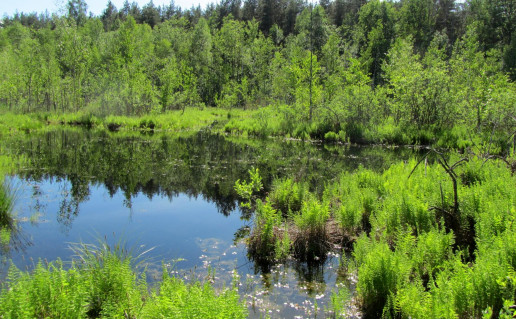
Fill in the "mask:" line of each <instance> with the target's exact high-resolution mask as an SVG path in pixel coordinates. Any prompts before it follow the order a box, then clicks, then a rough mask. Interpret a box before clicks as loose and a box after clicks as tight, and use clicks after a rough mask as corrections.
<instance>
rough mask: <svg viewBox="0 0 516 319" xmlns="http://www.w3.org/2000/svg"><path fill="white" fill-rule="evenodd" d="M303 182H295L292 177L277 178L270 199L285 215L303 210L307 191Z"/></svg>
mask: <svg viewBox="0 0 516 319" xmlns="http://www.w3.org/2000/svg"><path fill="white" fill-rule="evenodd" d="M307 188H308V187H307V186H306V185H305V184H303V183H297V182H294V181H293V180H292V179H291V178H286V179H282V180H275V181H274V182H273V184H272V191H271V192H270V194H269V199H270V201H271V203H272V205H273V206H274V207H276V208H277V209H278V210H280V211H281V212H282V214H283V216H284V217H287V216H288V215H289V214H291V213H297V212H299V211H300V210H301V205H302V203H303V198H304V196H305V193H306V191H307Z"/></svg>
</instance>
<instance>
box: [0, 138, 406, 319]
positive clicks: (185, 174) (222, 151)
mask: <svg viewBox="0 0 516 319" xmlns="http://www.w3.org/2000/svg"><path fill="white" fill-rule="evenodd" d="M0 143H2V145H1V146H2V150H4V151H7V152H11V153H12V154H14V155H20V156H24V157H26V158H28V159H29V160H30V162H29V164H27V166H26V167H24V168H23V169H22V170H20V171H19V172H18V178H19V179H20V180H22V181H24V182H25V183H26V184H25V185H26V186H27V187H26V188H25V189H26V194H25V195H24V199H23V203H24V205H29V206H31V207H30V208H29V211H32V212H42V213H43V219H42V220H41V221H40V223H39V224H38V225H36V226H34V225H29V224H24V225H23V231H24V232H25V233H27V234H30V236H31V239H32V241H33V242H34V243H35V245H36V247H31V248H29V249H27V251H26V253H25V254H21V255H20V256H18V257H16V256H14V261H15V263H17V264H23V263H24V261H23V260H22V259H23V258H24V256H30V257H33V258H34V259H36V260H37V258H47V259H48V260H54V259H56V258H58V257H61V258H63V259H65V260H66V259H69V258H67V257H66V256H68V255H67V253H65V251H67V244H66V243H67V242H79V241H85V242H88V241H90V242H92V241H95V239H94V238H92V237H94V236H91V234H92V233H94V234H95V233H96V234H100V235H106V234H109V235H111V234H112V233H115V234H123V233H125V234H130V235H131V236H130V238H128V239H129V240H128V245H129V246H130V245H134V246H138V245H140V244H141V243H145V244H146V246H149V247H153V246H156V249H155V250H154V251H153V253H154V254H155V256H156V259H158V260H165V262H169V261H170V260H171V259H177V258H183V259H184V261H182V262H180V263H178V265H177V267H178V268H177V271H178V272H180V273H181V272H182V273H183V274H184V275H185V276H187V277H188V278H192V277H193V275H192V274H191V272H189V271H188V269H193V268H196V271H197V273H198V276H199V277H200V278H206V273H208V272H209V267H214V268H215V269H216V270H217V274H218V276H219V277H221V278H224V280H222V281H225V282H226V283H228V282H230V281H231V279H232V276H233V271H234V270H235V269H237V271H238V273H239V275H240V276H241V278H242V280H241V282H242V284H243V287H241V289H242V293H243V294H247V296H248V301H249V302H250V306H251V307H253V306H254V307H256V309H262V310H264V309H275V313H274V314H269V315H271V316H272V317H275V315H277V316H280V317H293V316H294V315H296V314H300V313H303V311H304V313H303V314H306V311H313V303H314V301H315V300H316V299H317V298H322V299H320V300H319V299H317V300H318V301H317V302H318V303H319V304H320V305H322V304H324V303H325V302H327V298H328V296H329V294H330V292H331V289H332V287H334V285H335V283H336V282H337V281H338V280H339V279H338V278H337V277H338V273H337V271H336V270H335V268H336V267H337V264H338V259H337V258H335V257H331V256H330V257H329V258H324V259H323V260H320V261H319V262H317V263H299V262H294V261H290V262H289V263H287V264H286V265H275V266H272V265H264V264H262V263H260V262H257V261H253V260H252V259H250V258H249V257H248V256H247V251H246V249H245V245H243V244H242V239H243V238H246V237H247V236H248V234H249V231H250V225H251V223H252V221H251V218H252V211H250V210H246V209H241V208H240V207H239V203H238V198H237V195H236V193H235V191H234V188H233V186H234V183H235V181H236V180H238V179H240V180H243V179H247V178H248V173H247V172H248V170H249V169H250V168H251V167H257V168H259V170H260V174H261V175H262V181H263V184H264V194H266V193H267V192H269V191H270V187H271V184H272V181H273V180H274V179H275V178H282V177H285V176H289V177H293V178H294V179H297V180H304V181H308V182H309V185H310V188H311V190H312V191H319V192H321V191H322V190H323V187H324V185H325V184H326V183H328V182H329V181H331V180H332V179H334V178H336V177H338V176H339V174H340V172H343V171H349V170H354V169H356V168H358V167H359V165H363V166H365V167H368V168H373V169H383V168H385V167H387V166H388V165H390V164H391V163H393V162H394V161H398V160H399V159H400V158H408V157H410V156H413V155H414V151H413V150H411V149H403V148H397V149H392V150H386V149H384V148H380V147H376V148H375V147H372V148H371V147H369V148H365V147H344V146H339V145H331V146H328V145H318V144H311V143H306V142H299V141H280V140H242V139H237V138H231V137H226V136H223V135H217V134H210V133H209V132H199V133H195V134H191V135H188V136H175V137H171V136H167V135H160V134H158V133H156V134H153V135H152V136H149V135H140V134H138V133H130V134H125V133H115V134H111V133H107V132H104V131H87V130H80V129H66V130H56V131H51V132H45V133H37V134H33V135H25V136H11V137H7V138H6V139H3V140H2V141H1V142H0ZM215 212H218V213H215ZM57 229H59V230H58V231H56V230H57ZM68 254H69V253H68ZM159 268H160V266H159V263H158V265H157V267H156V269H154V270H153V271H155V273H156V274H157V275H156V276H158V274H159V271H160V269H159ZM245 287H246V288H245ZM321 296H324V298H326V299H324V298H323V297H321ZM307 300H308V301H307ZM303 303H304V304H303ZM268 307H271V308H268ZM255 315H256V316H257V317H259V316H261V315H263V313H262V312H260V311H258V312H257V313H256V314H255Z"/></svg>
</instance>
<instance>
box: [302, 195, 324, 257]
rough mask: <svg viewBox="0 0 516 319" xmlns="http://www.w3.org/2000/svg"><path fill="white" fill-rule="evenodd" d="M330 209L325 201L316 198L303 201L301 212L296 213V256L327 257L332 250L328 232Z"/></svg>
mask: <svg viewBox="0 0 516 319" xmlns="http://www.w3.org/2000/svg"><path fill="white" fill-rule="evenodd" d="M329 217H330V211H329V208H328V206H327V205H326V204H325V203H321V202H319V201H318V200H317V199H315V198H309V199H307V200H305V201H304V202H303V205H302V207H301V211H300V212H299V214H296V215H294V225H295V226H296V227H297V231H296V238H295V240H294V253H295V256H296V257H298V258H299V259H301V260H318V259H324V258H326V254H327V253H328V251H329V250H330V243H329V238H328V234H327V232H326V227H327V222H328V219H329Z"/></svg>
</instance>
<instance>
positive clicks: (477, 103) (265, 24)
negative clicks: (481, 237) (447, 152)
mask: <svg viewBox="0 0 516 319" xmlns="http://www.w3.org/2000/svg"><path fill="white" fill-rule="evenodd" d="M65 11H66V12H67V13H66V14H64V15H56V14H54V15H52V16H49V14H48V13H46V14H40V15H37V14H35V13H34V14H16V15H15V16H13V17H5V18H4V19H3V22H2V27H1V28H0V103H1V104H3V105H5V107H6V108H8V109H9V110H11V111H20V112H33V111H46V112H69V111H84V112H86V113H92V114H96V115H107V114H127V115H133V114H135V115H141V114H147V113H150V112H164V111H167V110H171V109H184V108H185V107H189V106H216V107H224V108H256V107H264V106H271V107H272V108H274V109H276V110H277V112H279V113H281V116H283V118H284V120H285V122H286V123H287V124H288V123H300V122H304V123H319V124H318V127H317V128H316V129H315V130H317V131H318V132H319V133H320V134H324V132H328V131H334V132H339V131H340V130H344V131H346V132H347V134H348V136H349V135H353V134H352V133H353V132H354V131H356V130H360V127H375V126H376V125H379V124H381V123H386V122H388V123H392V124H393V125H394V126H395V127H407V126H408V127H418V128H419V127H430V128H432V129H435V130H442V129H450V128H451V127H453V126H454V125H456V124H464V125H465V126H467V127H475V128H479V129H480V128H485V129H486V130H487V131H489V130H491V129H493V128H496V129H497V130H498V131H500V130H503V131H511V130H512V129H513V128H514V127H516V125H514V124H516V123H515V121H514V119H513V116H514V115H516V112H515V110H516V102H515V101H516V89H515V87H514V84H513V82H512V80H514V79H515V78H516V69H515V66H516V33H515V32H514V31H515V28H516V1H515V0H510V1H507V0H504V1H502V0H495V1H487V0H471V1H467V2H465V3H456V1H453V0H440V1H437V0H403V1H398V2H394V1H379V0H371V1H365V0H335V1H333V2H330V1H328V0H321V2H320V3H319V4H317V5H312V4H310V3H306V2H302V1H299V0H247V1H244V2H243V3H242V2H241V1H238V0H224V1H222V2H221V3H219V4H217V5H213V4H212V5H208V6H207V7H206V8H205V9H201V8H200V7H197V8H194V7H193V8H192V9H189V10H181V9H180V8H177V7H175V6H174V4H173V3H171V4H170V5H168V6H162V7H157V6H155V5H154V4H153V3H152V1H151V2H149V3H148V4H147V5H145V6H144V7H143V8H139V7H138V5H137V4H135V3H133V4H129V2H127V1H126V2H125V4H124V6H123V7H122V8H120V9H117V8H116V7H115V6H114V5H113V4H112V3H111V2H109V3H108V4H107V7H106V9H105V10H104V12H103V13H102V14H101V15H100V16H93V15H92V14H91V13H90V14H89V15H88V14H87V4H86V3H85V2H84V1H83V0H70V1H69V2H68V3H67V6H66V10H65Z"/></svg>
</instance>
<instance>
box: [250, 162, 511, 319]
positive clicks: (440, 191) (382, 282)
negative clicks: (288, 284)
mask: <svg viewBox="0 0 516 319" xmlns="http://www.w3.org/2000/svg"><path fill="white" fill-rule="evenodd" d="M434 160H435V161H434V163H433V164H429V163H428V162H420V163H419V164H418V162H416V161H414V160H413V161H410V162H408V163H399V164H395V165H393V166H391V167H390V168H389V169H388V170H386V171H385V172H383V173H375V172H373V171H370V170H366V169H360V170H358V171H357V172H354V173H343V174H342V175H341V176H340V178H339V179H338V181H337V182H335V183H333V184H330V185H328V186H327V187H326V189H325V190H324V193H323V195H322V196H317V195H315V194H313V193H310V192H308V191H307V187H306V185H304V184H302V183H299V182H296V181H293V180H291V179H286V180H281V181H277V182H276V184H275V186H274V187H273V189H272V191H271V192H270V193H269V194H268V196H267V197H266V198H265V199H264V200H260V199H258V200H257V201H256V204H255V207H256V217H255V223H254V227H253V230H252V232H251V236H250V238H249V241H248V245H249V252H250V254H251V256H253V257H254V259H255V260H256V261H258V262H261V263H269V264H274V263H278V262H283V261H284V260H285V259H289V258H293V259H295V260H299V261H311V262H318V261H319V262H320V261H323V260H324V259H325V258H326V255H327V254H328V253H329V252H331V251H337V252H339V251H340V249H341V247H349V251H350V253H351V254H352V257H353V258H351V259H349V260H348V259H343V260H342V263H341V266H342V271H344V272H348V273H349V274H356V275H357V276H358V282H357V293H356V296H355V302H357V303H358V304H359V305H360V307H361V309H362V312H363V316H364V318H379V317H384V318H392V317H397V318H481V317H484V318H486V317H491V318H499V317H500V318H510V317H511V316H512V311H511V310H510V309H509V306H510V305H512V304H514V303H515V298H516V275H515V274H516V235H515V234H516V228H515V227H516V226H515V223H514V220H515V219H516V179H515V177H514V176H513V173H512V171H511V169H510V167H508V165H507V163H506V162H504V161H496V160H486V159H483V158H478V157H476V156H469V157H464V158H459V157H458V156H452V157H451V158H444V157H441V156H437V157H436V158H435V159H434ZM508 161H509V162H512V161H513V160H512V159H508ZM252 180H253V179H251V183H252Z"/></svg>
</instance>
